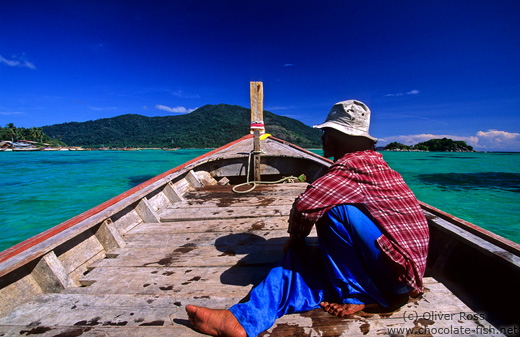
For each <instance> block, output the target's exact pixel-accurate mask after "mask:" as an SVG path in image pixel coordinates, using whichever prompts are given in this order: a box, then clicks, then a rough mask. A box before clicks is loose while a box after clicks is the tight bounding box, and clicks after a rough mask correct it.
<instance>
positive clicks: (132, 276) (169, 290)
mask: <svg viewBox="0 0 520 337" xmlns="http://www.w3.org/2000/svg"><path fill="white" fill-rule="evenodd" d="M271 267H272V266H271V265H262V266H231V267H229V266H226V267H183V268H171V267H169V268H163V267H162V268H135V267H117V268H96V269H94V270H93V271H92V272H90V273H89V274H87V275H86V276H84V278H83V279H82V280H81V282H82V284H90V286H87V287H84V288H69V289H68V291H66V292H67V293H80V292H81V293H89V294H98V295H99V294H129V295H130V294H136V295H154V294H161V295H170V296H183V297H190V298H193V297H200V298H208V299H209V298H211V297H213V296H218V297H224V296H227V297H231V298H235V299H236V300H237V301H238V300H240V299H242V298H243V297H245V296H246V295H247V293H248V292H249V290H250V289H251V287H252V285H253V284H258V283H260V281H262V280H263V279H264V277H265V276H266V275H267V273H268V272H269V270H270V269H271Z"/></svg>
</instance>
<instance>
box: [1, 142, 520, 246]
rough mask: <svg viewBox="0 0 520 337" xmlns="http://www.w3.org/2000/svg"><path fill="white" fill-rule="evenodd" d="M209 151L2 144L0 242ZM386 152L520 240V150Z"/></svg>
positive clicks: (466, 212)
mask: <svg viewBox="0 0 520 337" xmlns="http://www.w3.org/2000/svg"><path fill="white" fill-rule="evenodd" d="M208 151H209V150H199V149H197V150H189V149H180V150H178V151H160V150H142V151H92V152H90V151H79V152H78V151H62V152H30V153H17V152H0V233H1V235H0V250H4V249H7V248H9V247H10V246H12V245H15V244H17V243H19V242H21V241H23V240H25V239H27V238H29V237H31V236H33V235H35V234H38V233H40V232H42V231H44V230H46V229H48V228H51V227H53V226H55V225H57V224H59V223H61V222H63V221H65V220H67V219H69V218H71V217H73V216H75V215H78V214H80V213H82V212H84V211H86V210H88V209H90V208H92V207H94V206H96V205H99V204H101V203H102V202H104V201H106V200H108V199H110V198H112V197H114V196H116V195H118V194H120V193H122V192H124V191H126V190H128V189H130V188H132V187H134V186H136V185H138V184H140V183H142V182H144V181H146V180H148V179H149V178H152V177H154V176H156V175H158V174H160V173H163V172H165V171H167V170H169V169H171V168H173V167H175V166H178V165H180V164H182V163H184V162H186V161H188V160H190V159H192V158H195V157H197V156H199V155H201V154H204V153H206V152H208ZM316 152H317V153H320V151H316ZM383 156H384V158H385V159H386V161H387V162H388V163H389V165H390V166H391V167H392V168H393V169H395V170H397V171H398V172H399V173H401V174H402V175H403V178H404V179H405V181H406V182H407V184H408V185H409V186H410V188H411V189H412V190H413V191H414V193H415V194H416V196H417V198H418V199H419V200H422V201H424V202H426V203H428V204H430V205H432V206H434V207H437V208H439V209H442V210H443V211H445V212H448V213H450V214H453V215H455V216H457V217H459V218H462V219H464V220H467V221H469V222H472V223H474V224H476V225H478V226H481V227H483V228H486V229H488V230H491V231H493V232H495V233H497V234H499V235H502V236H504V237H506V238H508V239H510V240H512V241H515V242H518V243H520V212H519V208H520V207H519V204H520V153H425V152H383Z"/></svg>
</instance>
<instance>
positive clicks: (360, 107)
mask: <svg viewBox="0 0 520 337" xmlns="http://www.w3.org/2000/svg"><path fill="white" fill-rule="evenodd" d="M314 127H315V128H317V129H323V128H333V129H336V130H338V131H340V132H343V133H344V134H347V135H350V136H363V137H367V138H369V139H372V140H373V141H376V142H377V138H374V137H372V136H370V135H369V134H368V128H369V127H370V109H369V108H368V107H367V106H366V105H365V104H364V103H362V102H360V101H356V100H353V99H351V100H348V101H343V102H339V103H336V104H334V106H333V107H332V109H330V112H329V115H328V116H327V119H326V120H325V123H323V124H320V125H314Z"/></svg>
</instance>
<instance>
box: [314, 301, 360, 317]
mask: <svg viewBox="0 0 520 337" xmlns="http://www.w3.org/2000/svg"><path fill="white" fill-rule="evenodd" d="M320 307H322V308H323V310H325V311H326V312H328V313H329V314H331V315H334V316H337V317H345V316H348V315H352V314H354V313H356V312H358V311H361V310H363V309H365V305H364V304H338V303H329V302H321V303H320Z"/></svg>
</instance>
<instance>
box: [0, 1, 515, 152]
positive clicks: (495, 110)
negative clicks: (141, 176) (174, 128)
mask: <svg viewBox="0 0 520 337" xmlns="http://www.w3.org/2000/svg"><path fill="white" fill-rule="evenodd" d="M519 15H520V2H519V1H516V0H511V1H507V0H504V1H503V0H498V1H497V0H489V1H487V0H480V1H479V0H471V1H465V0H455V1H453V0H452V1H418V0H417V1H399V0H396V1H378V0H372V1H345V0H342V1H324V0H319V1H306V0H300V1H283V0H276V1H271V0H263V1H256V0H250V1H249V0H248V1H244V0H237V1H218V0H208V1H201V0H189V1H188V0H184V1H174V0H171V1H111V0H102V1H97V0H90V1H84V0H75V1H68V0H67V1H53V0H48V1H26V0H17V1H1V2H0V125H1V126H5V125H6V124H7V123H10V122H12V123H14V124H15V125H16V126H23V127H31V126H44V125H50V124H55V123H63V122H69V121H78V122H81V121H87V120H94V119H98V118H105V117H113V116H117V115H122V114H127V113H133V114H141V115H146V116H165V115H178V114H183V113H189V112H190V111H193V109H196V108H198V107H201V106H203V105H205V104H219V103H226V104H236V105H241V106H244V107H249V106H250V101H249V81H263V82H264V109H265V110H269V111H272V112H274V113H276V114H279V115H284V116H288V117H292V118H295V119H298V120H300V121H302V122H304V123H305V124H308V125H314V124H319V123H321V122H323V121H324V119H325V117H326V114H327V113H328V111H329V109H330V107H331V106H332V105H333V104H334V103H336V102H338V101H342V100H346V99H358V100H361V101H363V102H364V103H366V104H367V105H368V106H369V107H370V109H371V110H372V125H371V134H372V135H373V136H375V137H377V138H379V139H380V143H379V144H381V145H384V144H386V143H388V142H391V141H399V142H402V143H406V144H415V143H417V142H419V141H424V140H428V139H431V138H436V137H445V136H446V137H450V138H453V139H460V140H465V141H466V142H468V143H469V144H471V145H473V146H474V147H475V148H476V149H478V150H509V151H520V37H519V36H520V23H519V22H520V20H518V17H519ZM267 131H269V126H267Z"/></svg>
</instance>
